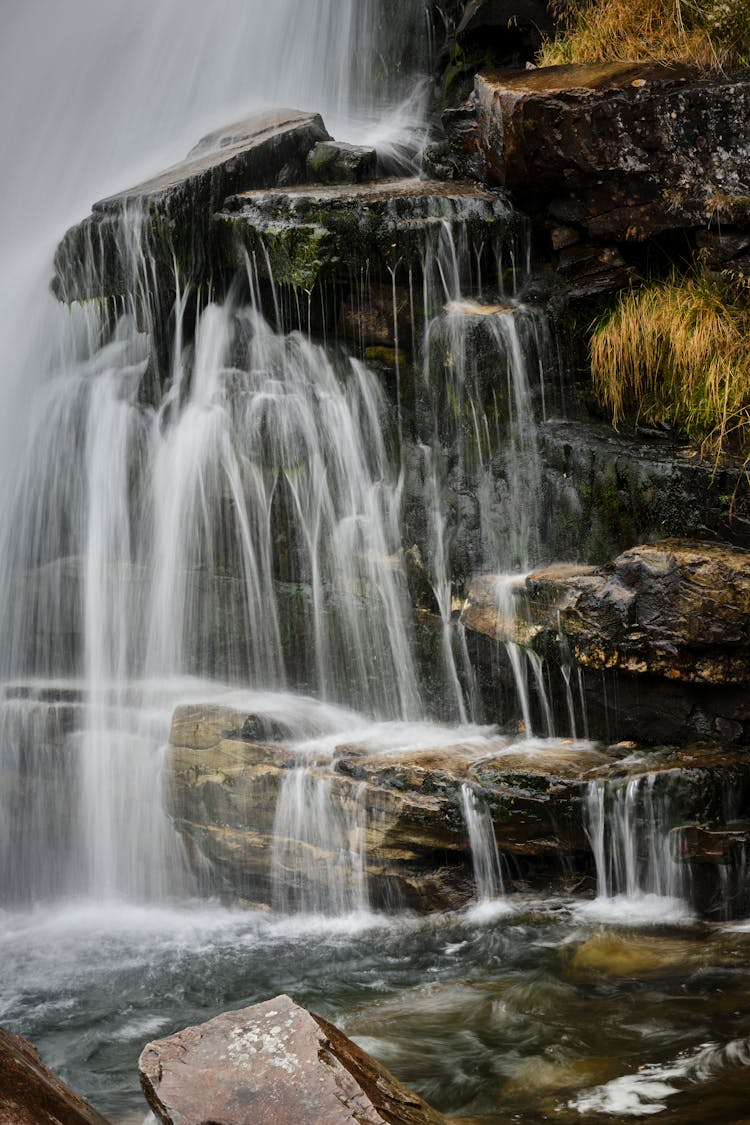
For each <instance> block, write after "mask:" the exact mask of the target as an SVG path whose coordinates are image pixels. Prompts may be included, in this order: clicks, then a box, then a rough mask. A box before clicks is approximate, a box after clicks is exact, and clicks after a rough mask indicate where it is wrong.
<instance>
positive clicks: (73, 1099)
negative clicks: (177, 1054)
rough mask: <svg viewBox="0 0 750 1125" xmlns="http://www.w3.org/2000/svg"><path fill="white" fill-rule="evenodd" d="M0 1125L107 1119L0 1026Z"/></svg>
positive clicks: (82, 1124)
mask: <svg viewBox="0 0 750 1125" xmlns="http://www.w3.org/2000/svg"><path fill="white" fill-rule="evenodd" d="M405 1120H406V1119H405ZM414 1120H420V1119H419V1118H415V1119H414ZM425 1120H429V1119H428V1118H425ZM0 1125H107V1122H106V1120H105V1119H104V1118H103V1117H101V1116H100V1115H99V1114H98V1113H97V1112H96V1110H95V1109H92V1108H91V1106H90V1105H87V1104H86V1102H85V1101H84V1100H83V1098H79V1097H78V1094H76V1093H74V1092H73V1090H71V1089H70V1087H69V1086H67V1085H66V1084H65V1083H64V1082H63V1080H62V1079H61V1078H58V1077H57V1075H56V1074H54V1073H53V1071H51V1070H50V1069H49V1067H47V1066H45V1064H44V1063H43V1062H42V1060H41V1057H40V1055H39V1052H38V1051H37V1050H36V1048H35V1047H32V1045H31V1043H29V1042H27V1040H26V1039H22V1038H21V1036H20V1035H14V1034H13V1033H12V1032H10V1031H6V1030H5V1029H4V1028H0Z"/></svg>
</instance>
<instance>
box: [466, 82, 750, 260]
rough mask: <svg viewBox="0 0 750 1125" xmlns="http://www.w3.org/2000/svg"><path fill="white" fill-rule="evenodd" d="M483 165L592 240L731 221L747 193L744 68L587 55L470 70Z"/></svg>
mask: <svg viewBox="0 0 750 1125" xmlns="http://www.w3.org/2000/svg"><path fill="white" fill-rule="evenodd" d="M475 98H476V111H477V116H478V123H479V133H480V139H481V141H480V143H481V149H482V152H483V155H484V158H485V160H486V164H487V168H488V170H489V174H490V176H491V177H492V178H493V179H494V180H495V181H496V182H497V183H500V184H502V185H504V186H505V187H506V188H508V189H509V190H510V191H511V192H512V193H517V194H518V198H519V200H521V201H522V203H523V206H524V208H525V209H527V210H534V211H536V212H542V213H544V214H546V215H547V216H549V217H551V218H552V219H553V220H554V221H555V222H562V223H565V224H567V225H573V226H577V227H579V228H581V229H582V230H583V231H584V232H585V233H586V235H587V236H588V237H590V238H593V239H596V240H598V241H600V242H601V241H604V242H607V241H614V242H621V241H631V240H635V241H639V240H644V239H646V238H648V237H650V236H651V235H655V234H658V233H660V232H663V231H670V230H676V229H680V228H684V227H695V226H706V225H708V224H709V223H710V224H711V225H714V224H715V223H716V222H717V220H718V219H723V220H724V221H727V222H731V221H732V219H733V218H736V217H737V216H738V215H740V214H742V215H745V214H746V212H747V197H748V196H749V195H750V173H749V172H748V168H749V167H750V165H749V164H748V152H749V151H750V124H749V122H750V112H749V111H750V80H748V79H747V78H746V77H741V78H732V77H728V76H726V75H718V76H712V77H710V78H707V77H704V76H699V75H698V74H697V73H696V72H695V71H694V70H691V69H690V68H688V67H684V66H678V65H672V66H668V67H667V66H661V65H657V64H653V63H629V62H616V63H596V64H595V63H591V64H588V63H587V64H577V65H570V66H554V67H542V68H538V69H535V70H528V71H512V70H499V71H494V72H490V73H481V74H479V75H477V78H476V84H475Z"/></svg>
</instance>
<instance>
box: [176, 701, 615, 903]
mask: <svg viewBox="0 0 750 1125" xmlns="http://www.w3.org/2000/svg"><path fill="white" fill-rule="evenodd" d="M243 731H244V732H245V733H244V734H243ZM309 761H310V759H305V758H301V757H300V754H299V753H298V752H296V751H295V749H294V743H293V741H290V740H288V741H286V742H284V741H276V742H272V741H265V742H262V741H260V740H259V737H258V727H257V723H256V719H255V718H254V717H253V716H251V715H248V714H246V713H244V712H242V711H233V710H232V709H231V708H221V707H217V706H214V705H207V706H206V707H204V708H199V707H181V708H178V709H177V711H176V712H175V716H174V720H173V726H172V734H171V741H170V745H169V748H168V751H167V756H166V760H165V782H166V785H165V791H166V794H167V796H166V800H167V807H168V811H169V813H170V815H171V816H172V818H173V820H174V823H175V826H176V828H177V829H178V830H179V831H180V832H181V833H182V835H183V837H184V838H185V839H186V841H187V842H188V843H189V845H190V847H192V848H195V849H197V851H198V853H199V854H200V855H201V856H202V857H203V859H204V860H208V861H209V862H210V864H211V865H212V868H213V871H214V875H215V876H216V877H218V878H219V879H222V880H223V882H224V885H225V886H226V888H227V890H228V891H230V892H231V893H232V894H235V895H241V896H243V897H245V898H247V899H249V900H251V901H254V902H260V903H265V904H274V903H276V904H277V905H278V904H279V899H280V901H281V903H282V904H283V903H286V902H287V901H288V898H287V896H288V895H291V896H292V900H291V901H294V895H295V893H297V892H299V890H300V884H301V882H302V883H307V884H309V887H308V888H307V889H308V890H309V891H310V893H311V894H312V895H313V901H323V902H324V901H325V890H326V887H327V886H328V883H327V880H330V872H331V870H332V869H333V868H335V869H336V870H337V872H339V878H340V880H341V881H342V883H341V885H342V887H343V890H342V891H341V893H342V894H343V895H344V901H345V903H346V902H349V903H351V902H352V901H353V900H352V898H351V895H352V894H353V893H354V889H356V885H357V883H356V881H357V880H360V879H361V880H363V881H364V883H365V884H366V888H367V898H368V900H369V902H370V904H371V905H372V906H375V907H391V908H393V907H404V906H405V907H409V908H412V909H418V910H422V911H431V910H444V909H449V908H454V907H458V906H461V905H462V904H464V903H466V902H467V901H468V900H469V899H471V897H472V896H473V894H474V883H473V876H472V864H471V856H470V848H469V840H468V834H467V826H466V823H465V819H464V813H463V805H462V797H461V787H462V786H463V785H466V786H468V787H469V788H470V789H472V790H473V792H474V793H475V795H476V797H477V799H478V800H479V801H480V803H481V804H482V805H483V806H484V807H485V808H486V809H487V810H488V811H489V813H490V816H491V818H492V821H493V823H494V827H495V834H496V837H497V841H498V846H499V847H500V849H501V850H502V851H503V852H504V853H506V854H508V855H512V856H515V857H516V860H517V861H518V862H519V863H520V864H521V866H522V867H523V869H524V875H525V876H527V877H528V878H529V879H532V880H533V879H534V878H535V877H536V874H539V876H540V877H541V876H542V871H541V868H545V870H546V865H548V862H549V860H550V858H554V857H556V856H557V854H558V853H560V852H566V853H574V852H580V851H585V850H586V847H587V844H586V837H585V832H584V829H583V824H582V817H581V807H580V803H581V792H582V785H583V784H584V783H585V781H586V780H587V779H588V778H590V777H592V776H594V774H595V773H596V772H597V771H599V770H601V769H602V768H603V767H606V766H607V764H608V763H609V762H610V759H608V758H607V756H606V755H604V754H602V753H600V752H599V751H597V750H595V749H593V748H590V747H587V746H585V745H576V744H562V743H561V744H559V745H556V746H554V747H553V746H550V745H548V744H536V743H534V742H528V743H525V742H523V741H520V742H519V741H516V742H513V741H512V740H511V739H510V738H508V737H506V736H501V735H499V734H498V735H492V734H491V733H489V734H482V735H479V736H477V737H476V738H470V737H469V738H467V739H466V740H465V741H463V742H462V741H457V742H456V743H455V744H452V745H448V746H444V745H443V746H437V747H435V748H430V747H429V746H427V745H426V746H424V747H423V748H416V749H415V748H410V749H400V750H399V749H390V750H389V749H385V748H384V749H382V750H374V749H372V748H370V747H363V746H358V745H357V743H356V738H355V736H350V737H349V738H347V737H346V735H342V736H341V741H340V744H339V745H338V746H337V747H336V748H335V750H334V751H333V756H332V757H329V758H328V759H327V760H321V761H320V762H319V764H318V765H316V766H315V768H314V772H313V773H312V774H311V778H310V786H311V788H310V789H309V790H308V791H307V792H308V799H309V800H310V801H311V802H313V801H315V800H316V799H322V800H323V802H324V804H323V807H324V808H326V809H329V810H331V812H330V816H331V824H330V826H329V827H328V829H327V832H326V834H324V835H321V836H314V837H311V836H310V835H309V834H307V835H305V833H304V832H303V836H305V838H304V839H302V840H301V841H299V842H298V843H296V844H295V843H293V842H290V841H288V840H287V839H286V838H285V837H284V836H283V832H284V831H285V830H286V829H284V828H283V827H282V826H281V825H280V824H279V823H278V821H277V819H276V814H277V809H278V807H279V800H280V797H281V794H282V790H283V788H284V786H285V785H287V784H289V783H291V782H292V781H293V780H294V777H295V776H296V777H297V778H299V776H300V774H299V770H300V769H301V768H302V767H304V766H305V765H306V764H307V762H309ZM295 770H296V771H297V773H296V774H295V773H294V771H295ZM316 787H321V788H316ZM316 794H317V798H316ZM274 846H275V847H276V861H275V866H273V863H274ZM289 846H291V850H290V851H287V850H286V849H287V848H288V847H289ZM353 856H359V857H360V858H359V860H358V861H357V862H354V860H353V859H352V857H353ZM537 868H539V870H538V871H537ZM316 891H321V892H322V896H323V898H322V899H321V897H320V895H318V898H317V899H316V898H315V894H316ZM347 895H348V896H349V897H348V898H347ZM307 901H310V899H309V898H308V900H307ZM336 907H337V902H334V903H332V904H331V907H330V908H333V909H335V908H336Z"/></svg>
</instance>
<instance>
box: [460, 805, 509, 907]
mask: <svg viewBox="0 0 750 1125" xmlns="http://www.w3.org/2000/svg"><path fill="white" fill-rule="evenodd" d="M461 808H462V810H463V814H464V820H465V821H466V831H467V832H468V834H469V847H470V849H471V858H472V863H473V865H474V884H475V886H476V897H477V901H478V902H480V903H482V902H491V901H492V899H495V898H497V897H498V896H499V895H501V894H502V893H503V889H504V888H503V872H502V866H501V862H500V854H499V852H498V849H497V840H496V839H495V830H494V828H493V826H492V819H491V817H490V815H489V813H488V811H487V809H486V808H485V807H484V805H483V804H482V802H481V800H480V798H479V797H478V796H477V794H476V793H475V792H474V790H473V789H472V788H471V787H470V786H468V785H462V786H461Z"/></svg>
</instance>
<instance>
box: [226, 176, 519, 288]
mask: <svg viewBox="0 0 750 1125" xmlns="http://www.w3.org/2000/svg"><path fill="white" fill-rule="evenodd" d="M457 219H461V220H462V221H463V222H464V223H465V225H466V228H467V233H468V234H469V236H472V235H475V234H477V233H480V232H485V233H491V228H493V227H496V228H498V229H499V231H500V233H503V232H504V231H505V230H506V229H507V228H510V227H511V226H512V217H511V212H510V210H509V208H508V206H507V203H506V202H505V200H504V199H503V197H502V196H501V195H499V194H498V193H497V192H494V191H492V190H490V189H484V188H478V187H476V185H473V184H469V183H452V184H436V183H429V182H424V181H422V180H416V179H406V180H403V179H401V180H387V181H376V182H374V183H367V184H356V185H351V186H344V187H341V186H333V185H327V186H303V187H295V188H290V189H280V190H275V191H247V192H243V193H241V194H238V195H235V196H233V197H231V198H229V199H228V200H227V201H226V203H225V205H224V208H223V210H222V211H221V212H220V213H219V214H217V215H216V218H215V224H216V229H217V232H223V239H224V243H223V245H224V258H225V260H226V261H227V263H228V264H229V265H233V266H236V267H239V266H240V265H242V264H243V263H244V260H245V251H248V252H250V253H251V254H252V253H255V254H256V260H257V263H258V268H259V269H260V270H261V271H262V272H263V271H267V272H268V273H269V274H270V275H271V276H272V277H273V279H274V280H275V281H276V282H277V283H285V284H289V285H293V286H299V287H301V288H305V289H308V290H309V289H311V288H312V286H313V285H315V284H316V282H318V281H319V280H331V279H336V278H338V279H341V280H344V281H347V280H350V279H351V277H352V276H354V277H356V276H358V274H359V273H360V271H361V270H362V269H363V268H364V267H366V266H369V267H372V269H373V271H375V272H377V271H378V270H380V271H382V272H383V274H384V275H385V276H386V277H387V276H388V275H387V271H388V269H389V268H391V269H395V268H396V267H397V266H399V267H402V268H403V273H404V276H406V274H407V271H408V267H409V265H415V266H416V267H418V268H420V269H421V268H422V267H423V259H424V257H425V254H426V253H427V252H428V250H429V249H430V247H431V252H432V253H434V251H435V246H434V245H432V246H431V244H430V243H429V242H428V234H429V233H430V232H434V233H435V234H436V235H438V234H439V231H440V229H441V224H443V223H445V222H451V221H455V220H457Z"/></svg>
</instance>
